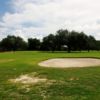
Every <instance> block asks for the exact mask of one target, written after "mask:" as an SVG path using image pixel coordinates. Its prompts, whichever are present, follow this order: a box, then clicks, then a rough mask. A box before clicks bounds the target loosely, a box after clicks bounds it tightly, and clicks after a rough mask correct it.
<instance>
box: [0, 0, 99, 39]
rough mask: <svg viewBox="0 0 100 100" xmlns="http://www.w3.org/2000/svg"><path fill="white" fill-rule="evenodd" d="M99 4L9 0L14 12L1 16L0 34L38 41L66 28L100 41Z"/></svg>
mask: <svg viewBox="0 0 100 100" xmlns="http://www.w3.org/2000/svg"><path fill="white" fill-rule="evenodd" d="M99 4H100V1H99V0H12V2H11V6H12V9H13V10H14V13H9V12H7V13H5V15H4V16H3V18H2V22H0V26H2V27H1V28H0V32H1V33H7V32H9V34H14V35H20V36H22V37H23V38H25V39H26V38H28V37H32V36H33V37H38V38H41V37H43V36H45V35H47V34H49V33H54V32H56V31H57V30H58V29H60V28H67V29H69V30H76V31H84V32H85V33H87V34H91V35H93V36H95V37H96V38H97V39H100V35H99V34H100V33H99V32H100V13H99V9H100V6H99ZM0 35H1V34H0ZM5 35H7V34H4V36H5ZM2 37H3V34H2Z"/></svg>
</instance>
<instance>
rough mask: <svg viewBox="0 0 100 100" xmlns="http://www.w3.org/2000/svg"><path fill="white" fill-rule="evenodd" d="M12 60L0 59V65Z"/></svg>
mask: <svg viewBox="0 0 100 100" xmlns="http://www.w3.org/2000/svg"><path fill="white" fill-rule="evenodd" d="M12 61H14V59H0V63H6V62H12Z"/></svg>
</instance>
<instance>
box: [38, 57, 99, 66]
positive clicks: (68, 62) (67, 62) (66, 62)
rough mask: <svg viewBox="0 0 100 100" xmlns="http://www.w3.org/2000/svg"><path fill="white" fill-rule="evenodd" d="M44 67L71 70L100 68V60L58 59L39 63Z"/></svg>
mask: <svg viewBox="0 0 100 100" xmlns="http://www.w3.org/2000/svg"><path fill="white" fill-rule="evenodd" d="M39 65H40V66H43V67H56V68H69V67H89V66H99V65H100V59H95V58H58V59H49V60H46V61H43V62H40V63H39Z"/></svg>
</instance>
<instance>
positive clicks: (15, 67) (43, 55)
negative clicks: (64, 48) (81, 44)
mask: <svg viewBox="0 0 100 100" xmlns="http://www.w3.org/2000/svg"><path fill="white" fill-rule="evenodd" d="M59 57H60V58H67V57H92V58H100V52H96V51H94V52H89V53H88V52H73V53H67V52H56V53H51V52H36V51H35V52H28V51H26V52H6V53H0V100H100V66H94V67H87V68H64V69H61V68H60V69H59V68H44V67H40V66H38V62H40V61H43V60H46V59H50V58H59ZM10 60H11V61H10ZM91 63H92V62H91ZM76 67H77V66H76ZM34 72H35V73H37V74H38V76H39V77H43V78H47V79H48V80H55V82H53V83H52V84H45V83H40V84H31V85H24V84H15V83H11V82H9V81H8V80H9V79H14V78H17V77H19V76H20V75H25V74H31V73H34ZM27 87H28V88H29V90H27Z"/></svg>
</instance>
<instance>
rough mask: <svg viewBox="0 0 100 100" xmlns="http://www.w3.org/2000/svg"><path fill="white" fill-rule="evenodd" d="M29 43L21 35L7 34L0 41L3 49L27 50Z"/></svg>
mask: <svg viewBox="0 0 100 100" xmlns="http://www.w3.org/2000/svg"><path fill="white" fill-rule="evenodd" d="M26 49H27V43H26V42H25V41H24V40H23V39H22V38H21V37H15V36H7V37H6V38H4V39H3V40H2V41H1V42H0V50H1V51H18V50H26Z"/></svg>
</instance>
